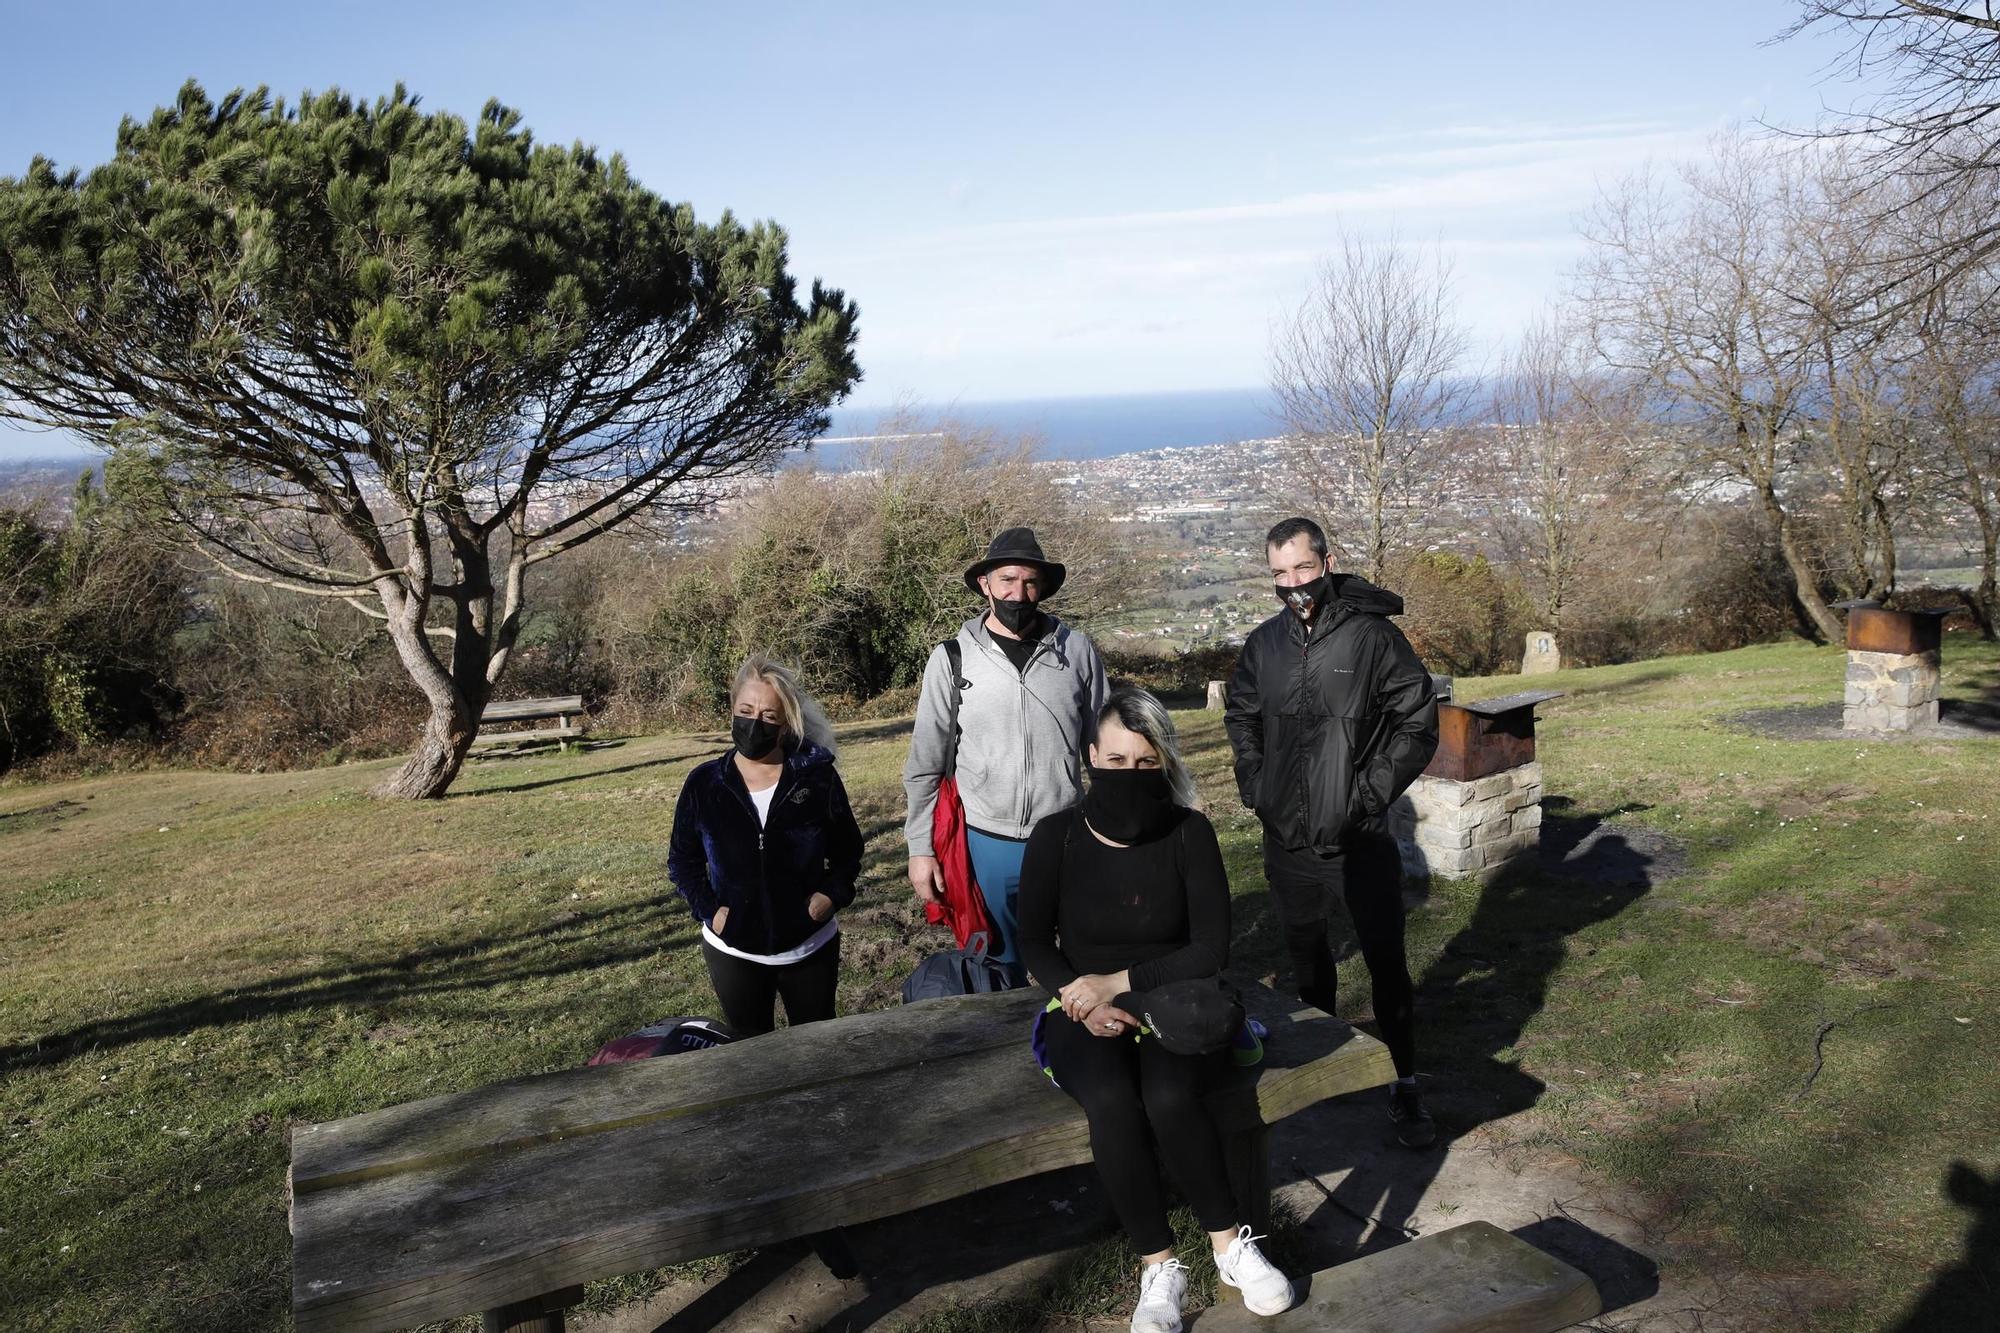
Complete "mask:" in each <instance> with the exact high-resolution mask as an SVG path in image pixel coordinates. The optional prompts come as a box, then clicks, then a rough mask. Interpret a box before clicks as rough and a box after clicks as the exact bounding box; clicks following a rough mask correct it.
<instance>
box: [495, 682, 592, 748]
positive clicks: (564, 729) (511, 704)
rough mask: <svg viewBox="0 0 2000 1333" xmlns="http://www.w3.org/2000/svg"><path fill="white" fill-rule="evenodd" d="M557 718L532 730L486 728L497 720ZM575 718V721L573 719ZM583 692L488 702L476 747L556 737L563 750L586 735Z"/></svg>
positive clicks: (518, 720)
mask: <svg viewBox="0 0 2000 1333" xmlns="http://www.w3.org/2000/svg"><path fill="white" fill-rule="evenodd" d="M548 718H554V719H555V720H556V724H555V725H554V726H553V727H537V728H535V729H534V730H533V731H495V732H488V731H487V730H486V728H487V727H488V726H490V725H492V724H493V723H496V722H540V721H543V720H545V719H548ZM571 718H575V719H576V721H575V722H571V721H570V719H571ZM583 730H584V724H583V696H582V695H580V694H566V695H562V696H560V697H558V698H554V699H509V700H507V701H506V702H505V703H496V704H488V705H486V711H485V712H483V713H481V714H480V715H479V736H478V737H477V738H476V739H475V740H474V741H473V742H472V744H473V746H474V747H475V748H477V747H479V746H482V745H508V744H516V745H527V744H532V743H534V742H536V741H554V742H555V743H556V744H557V745H558V746H560V747H561V748H562V749H563V751H564V752H567V751H568V750H569V743H570V742H571V741H573V740H576V739H578V738H580V737H581V736H582V735H583Z"/></svg>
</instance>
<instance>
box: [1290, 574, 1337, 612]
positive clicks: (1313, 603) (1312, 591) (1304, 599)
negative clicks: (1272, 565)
mask: <svg viewBox="0 0 2000 1333" xmlns="http://www.w3.org/2000/svg"><path fill="white" fill-rule="evenodd" d="M1332 595H1333V575H1331V574H1322V575H1320V576H1319V577H1318V578H1316V579H1313V580H1312V581H1311V582H1309V583H1301V584H1299V585H1298V586H1297V587H1295V588H1287V587H1284V586H1282V585H1280V586H1279V587H1278V600H1279V601H1281V602H1283V603H1284V604H1285V605H1286V606H1289V607H1291V608H1292V610H1294V611H1296V612H1297V613H1298V616H1299V619H1300V620H1311V619H1312V618H1313V616H1314V614H1316V613H1317V612H1318V611H1319V609H1320V608H1321V607H1323V606H1325V605H1326V603H1327V599H1328V598H1329V597H1331V596H1332Z"/></svg>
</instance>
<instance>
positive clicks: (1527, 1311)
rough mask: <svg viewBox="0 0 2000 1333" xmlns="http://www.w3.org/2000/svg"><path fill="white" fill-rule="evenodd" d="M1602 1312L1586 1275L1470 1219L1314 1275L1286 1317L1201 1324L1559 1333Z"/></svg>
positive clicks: (1234, 1308) (1219, 1318)
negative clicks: (1310, 1285) (1461, 1223)
mask: <svg viewBox="0 0 2000 1333" xmlns="http://www.w3.org/2000/svg"><path fill="white" fill-rule="evenodd" d="M1230 1295H1231V1296H1234V1293H1230ZM1603 1308H1604V1307H1603V1301H1602V1300H1601V1299H1600V1298H1599V1296H1598V1294H1597V1286H1596V1284H1595V1283H1593V1282H1592V1281H1591V1280H1590V1278H1589V1277H1587V1276H1586V1275H1584V1274H1583V1273H1581V1272H1579V1271H1578V1270H1576V1269H1574V1268H1572V1267H1570V1266H1569V1265H1568V1264H1566V1263H1564V1262H1563V1261H1562V1260H1560V1259H1558V1258H1556V1257H1555V1256H1553V1255H1550V1254H1544V1253H1543V1252H1542V1251H1540V1250H1538V1249H1536V1248H1535V1247H1534V1246H1532V1245H1530V1244H1528V1242H1526V1241H1524V1240H1522V1239H1521V1238H1520V1237H1518V1236H1514V1235H1510V1234H1508V1233H1507V1232H1505V1231H1502V1230H1500V1228H1498V1227H1496V1226H1494V1225H1493V1224H1492V1223H1491V1222H1468V1223H1466V1224H1465V1225H1463V1226H1456V1227H1452V1228H1451V1229H1450V1230H1449V1231H1440V1232H1438V1233H1436V1234H1435V1235H1430V1236H1425V1237H1423V1238H1421V1239H1419V1240H1413V1241H1411V1242H1410V1243H1408V1244H1407V1245H1396V1246H1392V1247H1390V1248H1389V1249H1386V1250H1377V1251H1376V1252H1375V1253H1374V1254H1370V1255H1366V1256H1364V1257H1362V1258H1360V1259H1355V1260H1352V1261H1350V1262H1348V1263H1344V1264H1340V1265H1338V1266H1337V1267H1334V1268H1329V1269H1325V1270H1324V1271H1322V1272H1318V1273H1315V1274H1313V1275H1312V1290H1311V1291H1310V1292H1308V1293H1307V1294H1306V1297H1305V1299H1303V1300H1302V1301H1300V1302H1299V1303H1298V1304H1297V1305H1294V1306H1293V1307H1292V1308H1291V1309H1289V1310H1287V1311H1285V1312H1284V1313H1283V1314H1281V1315H1277V1316H1275V1317H1272V1318H1259V1317H1258V1316H1256V1315H1253V1314H1251V1313H1250V1312H1249V1311H1248V1310H1246V1309H1245V1308H1244V1307H1243V1304H1242V1301H1241V1299H1240V1298H1237V1299H1233V1300H1231V1301H1229V1302H1227V1303H1225V1304H1221V1305H1217V1306H1215V1307H1214V1308H1213V1309H1210V1310H1208V1311H1205V1312H1204V1313H1203V1314H1202V1315H1201V1317H1200V1318H1198V1319H1196V1320H1195V1321H1194V1323H1193V1328H1194V1330H1195V1333H1252V1330H1255V1333H1307V1330H1329V1329H1339V1330H1340V1333H1553V1331H1554V1330H1556V1329H1559V1328H1568V1327H1569V1326H1570V1325H1571V1324H1574V1323H1578V1322H1579V1321H1581V1320H1585V1319H1589V1318H1590V1317H1591V1316H1593V1315H1595V1314H1597V1313H1598V1312H1599V1311H1600V1310H1602V1309H1603Z"/></svg>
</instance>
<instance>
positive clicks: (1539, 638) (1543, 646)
mask: <svg viewBox="0 0 2000 1333" xmlns="http://www.w3.org/2000/svg"><path fill="white" fill-rule="evenodd" d="M1562 664H1563V663H1562V650H1561V649H1559V648H1557V647H1556V636H1555V635H1553V634H1551V633H1549V632H1548V631H1547V630H1545V629H1538V630H1536V631H1535V632H1534V633H1533V634H1530V635H1529V636H1528V642H1527V645H1526V648H1525V651H1523V652H1522V654H1521V674H1522V675H1524V676H1539V675H1541V674H1542V673H1543V672H1544V671H1561V670H1562Z"/></svg>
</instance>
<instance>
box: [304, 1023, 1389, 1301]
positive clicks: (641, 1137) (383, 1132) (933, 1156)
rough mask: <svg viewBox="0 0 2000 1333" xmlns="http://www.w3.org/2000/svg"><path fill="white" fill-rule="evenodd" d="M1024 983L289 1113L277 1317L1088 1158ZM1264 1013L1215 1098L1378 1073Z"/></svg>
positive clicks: (779, 1227)
mask: <svg viewBox="0 0 2000 1333" xmlns="http://www.w3.org/2000/svg"><path fill="white" fill-rule="evenodd" d="M1043 1002H1044V1000H1043V997H1041V995H1040V994H1039V992H1033V991H1029V992H1013V993H1010V994H1007V995H997V996H977V997H966V998H963V999H956V1000H942V1001H931V1002H927V1003H925V1004H922V1005H913V1006H907V1007H904V1008H899V1009H893V1010H884V1011H880V1012H878V1013H873V1014H860V1015H854V1016H852V1017H850V1018H846V1019H840V1020H836V1021H834V1022H831V1023H822V1024H814V1025H811V1026H808V1027H804V1028H798V1029H787V1030H783V1031H781V1032H778V1033H773V1034H770V1035H768V1036H764V1037H759V1038H756V1039H755V1040H752V1041H747V1042H740V1043H737V1044H735V1045H733V1046H727V1047H721V1048H717V1049H715V1050H711V1051H703V1052H699V1053H693V1054H689V1055H685V1056H677V1057H670V1058H664V1059H658V1060H650V1061H638V1062H634V1063H631V1064H626V1065H614V1066H604V1067H600V1068H598V1069H588V1070H576V1071H569V1072H566V1073H563V1074H556V1075H545V1076H542V1077H540V1078H535V1079H523V1080H517V1081H516V1082H514V1083H510V1084H501V1085H498V1086H496V1087H493V1088H487V1089H481V1090H479V1091H478V1092H473V1093H463V1094H456V1095H454V1096H449V1097H440V1098H432V1099H429V1100H428V1101H427V1102H420V1103H413V1104H411V1105H409V1106H404V1107H392V1108H389V1109H387V1110H385V1111H380V1112H375V1113H372V1114H371V1115H368V1116H358V1117H354V1118H353V1119H351V1120H347V1121H338V1122H333V1123H332V1124H329V1125H321V1126H313V1127H308V1128H307V1129H304V1130H301V1131H300V1132H299V1142H300V1145H301V1151H300V1157H299V1166H298V1168H297V1169H298V1170H299V1172H300V1185H299V1187H298V1188H297V1191H296V1193H295V1197H294V1200H293V1207H292V1225H293V1233H294V1241H295V1250H294V1262H293V1274H294V1278H293V1298H294V1312H295V1316H296V1319H297V1324H298V1327H299V1329H301V1330H304V1331H306V1333H310V1331H311V1330H317V1329H332V1328H340V1329H349V1330H374V1329H390V1328H399V1327H406V1326H408V1325H409V1324H413V1323H419V1322H423V1321H425V1320H430V1319H441V1318H448V1317H451V1316H453V1315H457V1314H461V1313H464V1312H466V1311H469V1310H477V1309H490V1308H493V1307H495V1306H498V1305H502V1304H505V1303H507V1302H509V1301H513V1300H517V1299H522V1298H525V1297H529V1296H533V1295H535V1294H537V1293H539V1292H543V1291H550V1290H554V1289H557V1288H560V1287H566V1286H570V1285H572V1284H575V1283H579V1282H584V1281H588V1280H591V1279H593V1278H598V1277H607V1276H612V1275H615V1274H619V1273H628V1272H633V1271H638V1270H642V1269H646V1268H651V1267H656V1266H658V1265H660V1264H664V1263H672V1262H677V1261H679V1260H683V1259H689V1258H695V1257H699V1256H702V1255H708V1254H715V1253H720V1252H723V1251H726V1250H731V1249H738V1248H743V1247H746V1246H754V1245H761V1244H768V1243H770V1242H772V1241H776V1240H780V1239H785V1238H789V1237H794V1236H798V1235H801V1234H807V1233H811V1232H816V1231H822V1230H826V1229H829V1228H832V1227H835V1226H840V1225H847V1224H851V1223H856V1222H862V1221H868V1220H871V1219H874V1218H877V1217H883V1216H888V1215H890V1214H893V1213H898V1212H902V1211H905V1210H907V1209H910V1208H915V1207H921V1206H923V1205H925V1204H928V1203H935V1202H940V1201H942V1200H946V1199H950V1198H955V1197H958V1196H960V1195H963V1194H966V1193H969V1192H970V1191H972V1190H975V1189H980V1188H984V1187H985V1186H988V1185H993V1184H999V1183H1001V1182H1003V1181H1008V1180H1014V1179H1018V1178H1021V1177H1023V1176H1028V1175H1035V1174H1039V1173H1040V1172H1043V1171H1048V1170H1053V1169H1056V1168H1059V1167H1064V1166H1071V1165H1076V1164H1078V1163H1081V1162H1085V1161H1088V1160H1089V1157H1090V1149H1089V1141H1088V1133H1087V1128H1086V1126H1085V1123H1084V1119H1083V1115H1082V1112H1081V1110H1080V1109H1079V1108H1078V1107H1077V1106H1076V1104H1075V1103H1074V1102H1073V1101H1071V1100H1070V1099H1069V1098H1068V1097H1066V1096H1064V1095H1063V1094H1062V1093H1061V1092H1059V1091H1057V1090H1056V1089H1054V1088H1053V1087H1051V1086H1050V1085H1049V1083H1048V1081H1047V1080H1046V1079H1045V1078H1043V1077H1042V1075H1041V1074H1040V1073H1039V1072H1038V1071H1037V1070H1036V1069H1035V1068H1034V1066H1033V1063H1032V1061H1031V1059H1030V1057H1029V1053H1028V1044H1027V1031H1028V1022H1029V1020H1030V1019H1031V1017H1032V1014H1033V1012H1034V1010H1036V1009H1038V1008H1039V1007H1040V1006H1041V1004H1042V1003H1043ZM1254 1008H1255V1005H1254V1003H1253V1009H1254ZM1307 1012H1309V1013H1311V1012H1315V1011H1307ZM1273 1027H1274V1029H1275V1031H1274V1037H1273V1040H1272V1042H1271V1043H1270V1047H1269V1058H1268V1059H1267V1062H1266V1065H1265V1066H1264V1067H1263V1068H1261V1069H1260V1070H1258V1071H1255V1072H1254V1073H1253V1074H1249V1075H1245V1076H1241V1077H1239V1078H1238V1079H1236V1080H1235V1084H1236V1086H1235V1087H1234V1088H1233V1089H1232V1090H1230V1091H1227V1092H1225V1093H1223V1094H1221V1095H1220V1100H1221V1101H1222V1102H1223V1103H1225V1104H1226V1105H1227V1107H1228V1114H1229V1116H1230V1117H1231V1118H1232V1119H1240V1118H1241V1117H1243V1116H1244V1115H1245V1113H1246V1112H1247V1110H1248V1108H1249V1106H1250V1105H1251V1103H1252V1091H1253V1090H1254V1100H1255V1104H1256V1105H1257V1106H1258V1107H1260V1108H1261V1109H1262V1112H1263V1114H1264V1116H1265V1117H1266V1118H1267V1119H1277V1118H1281V1117H1282V1116H1284V1115H1287V1114H1290V1113H1291V1112H1293V1111H1295V1110H1297V1109H1299V1108H1301V1107H1302V1106H1305V1105H1308V1104H1310V1103H1311V1102H1313V1101H1317V1100H1319V1099H1321V1098H1323V1097H1327V1096H1332V1095H1337V1094H1338V1093H1340V1092H1347V1091H1353V1090H1355V1089H1357V1088H1361V1087H1369V1086H1375V1085H1379V1084H1381V1083H1383V1082H1386V1081H1387V1080H1388V1079H1389V1078H1390V1077H1392V1076H1393V1071H1392V1069H1391V1067H1390V1063H1389V1060H1388V1055H1387V1052H1386V1051H1385V1050H1384V1049H1383V1048H1382V1046H1381V1045H1380V1043H1378V1042H1375V1041H1373V1040H1372V1039H1370V1038H1368V1037H1365V1036H1363V1035H1361V1034H1359V1033H1355V1032H1353V1031H1352V1030H1351V1029H1349V1028H1347V1027H1346V1026H1345V1025H1344V1024H1340V1023H1338V1022H1336V1021H1335V1020H1332V1019H1328V1018H1325V1017H1314V1018H1310V1019H1307V1020H1306V1021H1302V1022H1295V1021H1293V1020H1292V1019H1291V1018H1289V1017H1288V1016H1282V1015H1281V1016H1278V1017H1277V1018H1276V1019H1275V1020H1274V1021H1273ZM724 1089H727V1091H724ZM751 1089H755V1091H754V1092H753V1091H750V1090H751Z"/></svg>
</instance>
